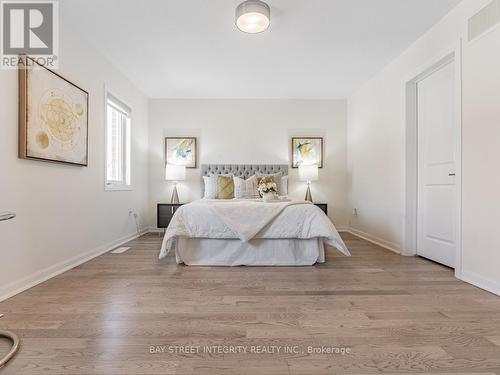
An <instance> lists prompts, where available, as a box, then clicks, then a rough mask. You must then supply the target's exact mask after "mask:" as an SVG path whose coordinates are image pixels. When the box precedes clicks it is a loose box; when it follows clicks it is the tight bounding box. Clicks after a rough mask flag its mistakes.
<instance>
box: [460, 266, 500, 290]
mask: <svg viewBox="0 0 500 375" xmlns="http://www.w3.org/2000/svg"><path fill="white" fill-rule="evenodd" d="M460 280H462V281H465V282H466V283H469V284H472V285H474V286H477V287H478V288H481V289H484V290H486V291H488V292H491V293H493V294H496V295H497V296H500V283H499V282H498V281H495V280H491V279H487V278H485V277H483V276H480V275H478V274H476V273H474V272H470V271H466V270H464V269H462V273H461V275H460Z"/></svg>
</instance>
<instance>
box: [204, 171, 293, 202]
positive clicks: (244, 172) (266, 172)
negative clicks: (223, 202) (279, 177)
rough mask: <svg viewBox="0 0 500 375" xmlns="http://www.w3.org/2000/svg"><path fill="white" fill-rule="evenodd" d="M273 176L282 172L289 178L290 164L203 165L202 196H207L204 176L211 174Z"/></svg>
mask: <svg viewBox="0 0 500 375" xmlns="http://www.w3.org/2000/svg"><path fill="white" fill-rule="evenodd" d="M257 172H258V173H262V174H272V173H278V172H282V173H283V176H288V164H202V165H201V176H202V177H201V196H203V195H204V194H205V184H204V183H203V176H208V175H210V174H232V175H233V176H239V177H250V176H253V175H254V174H256V173H257Z"/></svg>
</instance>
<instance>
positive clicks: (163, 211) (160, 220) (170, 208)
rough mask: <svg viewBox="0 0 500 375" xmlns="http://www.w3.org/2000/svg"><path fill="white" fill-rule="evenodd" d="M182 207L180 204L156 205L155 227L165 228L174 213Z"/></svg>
mask: <svg viewBox="0 0 500 375" xmlns="http://www.w3.org/2000/svg"><path fill="white" fill-rule="evenodd" d="M180 206H182V203H181V204H172V203H158V207H157V209H156V226H157V227H158V228H163V229H165V228H167V227H168V224H170V220H172V217H173V216H174V214H175V211H177V209H178V208H179V207H180Z"/></svg>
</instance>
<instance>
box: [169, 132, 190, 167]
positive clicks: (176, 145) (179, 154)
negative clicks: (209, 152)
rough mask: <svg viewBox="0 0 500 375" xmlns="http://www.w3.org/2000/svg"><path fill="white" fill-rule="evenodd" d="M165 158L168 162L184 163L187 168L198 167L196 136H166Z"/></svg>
mask: <svg viewBox="0 0 500 375" xmlns="http://www.w3.org/2000/svg"><path fill="white" fill-rule="evenodd" d="M165 160H166V162H167V164H174V165H184V166H186V168H196V166H197V162H198V160H197V155H196V138H194V137H166V138H165Z"/></svg>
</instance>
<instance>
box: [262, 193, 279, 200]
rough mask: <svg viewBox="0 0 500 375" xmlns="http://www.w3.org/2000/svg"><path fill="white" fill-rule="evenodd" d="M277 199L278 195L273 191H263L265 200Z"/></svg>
mask: <svg viewBox="0 0 500 375" xmlns="http://www.w3.org/2000/svg"><path fill="white" fill-rule="evenodd" d="M275 199H276V195H275V193H273V192H269V193H263V194H262V200H263V201H264V202H271V201H274V200H275Z"/></svg>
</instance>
